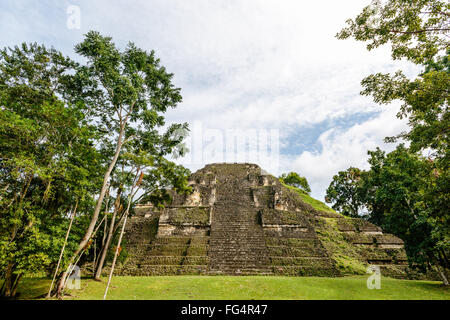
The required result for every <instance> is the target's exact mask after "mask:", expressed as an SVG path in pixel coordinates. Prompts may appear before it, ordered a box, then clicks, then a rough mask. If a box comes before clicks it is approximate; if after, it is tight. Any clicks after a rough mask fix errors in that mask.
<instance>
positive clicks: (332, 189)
mask: <svg viewBox="0 0 450 320" xmlns="http://www.w3.org/2000/svg"><path fill="white" fill-rule="evenodd" d="M360 181H361V170H360V169H358V168H353V167H350V168H348V169H347V170H345V171H339V172H338V174H337V175H335V176H333V180H332V181H331V183H330V186H329V187H328V189H327V193H326V196H325V201H326V202H327V203H333V206H332V207H333V209H334V210H336V211H339V212H340V213H342V214H343V215H346V216H350V217H358V216H359V215H360V211H361V210H362V208H363V206H364V204H363V203H362V201H361V200H360V196H359V194H358V184H359V183H360Z"/></svg>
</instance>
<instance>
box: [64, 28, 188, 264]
mask: <svg viewBox="0 0 450 320" xmlns="http://www.w3.org/2000/svg"><path fill="white" fill-rule="evenodd" d="M76 52H77V53H78V54H80V55H81V56H83V57H85V58H86V59H87V65H85V66H82V67H80V68H78V74H77V75H78V77H79V78H80V79H89V83H90V86H89V87H86V88H85V92H87V93H89V97H90V100H89V101H88V103H89V102H90V106H91V108H92V109H94V110H95V111H96V113H97V116H98V117H99V120H100V121H101V123H100V125H101V126H103V129H104V130H105V131H106V132H107V134H106V135H105V137H104V139H105V140H106V141H104V143H105V144H111V145H112V146H113V148H114V152H113V154H112V155H111V156H110V159H109V164H108V166H107V168H106V171H105V172H104V176H103V185H102V188H101V190H100V194H99V196H98V199H97V201H96V205H95V209H94V212H93V215H92V219H91V222H90V224H89V227H88V229H87V230H86V233H85V235H84V237H83V239H82V240H81V241H80V244H79V246H78V248H77V250H75V252H74V254H73V258H72V261H74V260H75V257H76V256H77V255H78V254H79V253H80V252H81V251H82V250H83V249H84V248H85V247H86V245H87V244H88V242H89V240H90V238H91V236H92V233H93V231H94V228H95V225H96V223H97V220H98V216H99V214H100V210H101V208H102V204H103V199H104V197H105V194H106V191H107V189H108V183H109V180H110V176H111V172H112V171H113V169H114V166H115V165H116V163H117V160H118V159H119V156H120V152H121V150H122V148H123V146H124V145H125V144H126V143H129V142H130V141H132V140H133V139H135V138H136V133H137V132H138V131H140V132H141V133H142V135H143V136H147V138H151V137H152V136H154V135H158V132H157V130H156V129H155V128H157V127H160V126H163V125H164V118H163V117H162V116H161V114H162V113H164V112H166V111H167V109H168V108H174V107H176V105H177V104H178V103H179V102H180V101H181V96H180V89H178V88H175V87H174V86H173V84H172V82H171V79H172V77H173V75H172V74H170V73H168V72H167V71H166V69H165V68H164V67H161V66H160V65H159V59H157V58H155V54H154V52H153V51H152V52H150V53H149V52H146V51H144V50H141V49H138V48H137V47H136V46H135V45H134V44H133V43H130V44H129V45H128V46H127V48H126V49H125V50H124V51H123V52H121V51H120V50H119V49H117V48H116V46H115V45H114V43H113V42H112V39H111V38H110V37H104V36H102V35H100V34H99V33H98V32H94V31H91V32H89V33H88V34H87V35H86V38H85V40H84V41H83V42H82V43H80V44H78V45H77V46H76ZM85 83H86V82H85ZM142 135H141V136H142ZM148 140H150V141H148V143H152V141H151V139H148ZM152 147H153V148H155V149H163V148H167V146H161V145H153V146H152Z"/></svg>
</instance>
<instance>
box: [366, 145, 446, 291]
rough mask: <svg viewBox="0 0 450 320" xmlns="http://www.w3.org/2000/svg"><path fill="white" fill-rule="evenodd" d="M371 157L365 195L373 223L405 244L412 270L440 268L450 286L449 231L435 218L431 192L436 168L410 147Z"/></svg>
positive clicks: (402, 146) (399, 147) (377, 151)
mask: <svg viewBox="0 0 450 320" xmlns="http://www.w3.org/2000/svg"><path fill="white" fill-rule="evenodd" d="M369 155H370V158H369V164H370V165H371V168H370V170H368V171H367V172H365V173H364V175H363V178H362V183H361V185H360V192H359V193H360V195H361V199H362V201H363V202H364V204H365V206H366V207H367V208H368V210H369V212H370V215H369V220H370V221H371V222H373V223H375V224H377V225H379V226H381V227H382V228H383V229H384V230H385V231H386V232H389V233H393V234H395V235H397V236H398V237H400V238H402V239H403V240H404V241H405V249H406V251H407V253H408V257H409V261H410V263H411V265H412V266H414V267H417V268H419V269H421V270H422V271H425V270H426V269H429V268H430V267H431V265H434V266H436V267H438V270H439V272H440V274H441V277H442V279H443V282H444V283H445V284H448V276H449V270H450V265H449V261H448V258H447V257H448V254H449V251H450V250H449V249H450V244H449V238H448V232H447V231H448V225H446V224H444V223H443V222H444V221H442V220H441V221H438V220H440V219H439V218H436V217H435V216H434V215H433V210H435V208H434V206H435V200H433V201H430V200H429V199H428V196H429V194H430V191H429V188H430V186H436V184H435V180H436V177H435V175H434V173H433V172H434V169H433V163H432V162H430V161H429V160H428V159H426V158H424V157H423V156H421V155H419V154H417V153H414V152H411V151H410V150H409V149H407V148H406V147H404V145H399V146H398V147H397V149H396V150H395V151H393V152H391V153H389V154H387V155H386V154H385V152H383V151H381V150H380V149H379V148H378V149H377V150H375V151H370V152H369ZM447 193H448V192H447ZM438 194H441V192H438ZM447 200H448V194H447ZM447 219H448V218H447ZM447 221H448V220H447Z"/></svg>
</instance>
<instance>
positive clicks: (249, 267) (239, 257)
mask: <svg viewBox="0 0 450 320" xmlns="http://www.w3.org/2000/svg"><path fill="white" fill-rule="evenodd" d="M230 179H231V180H230ZM219 181H220V177H219ZM252 203H253V202H252V199H251V193H250V186H249V185H246V184H243V183H242V179H241V180H238V179H233V178H230V177H228V178H227V180H226V181H224V182H223V183H220V182H219V183H218V185H217V190H216V201H215V204H214V207H213V214H212V219H211V220H212V221H211V233H210V242H209V251H208V257H209V268H208V273H209V274H232V275H271V274H273V273H272V267H271V263H270V259H269V256H268V252H267V247H266V244H265V240H264V232H263V228H262V225H261V221H260V219H259V214H258V210H257V208H255V207H254V206H253V205H252Z"/></svg>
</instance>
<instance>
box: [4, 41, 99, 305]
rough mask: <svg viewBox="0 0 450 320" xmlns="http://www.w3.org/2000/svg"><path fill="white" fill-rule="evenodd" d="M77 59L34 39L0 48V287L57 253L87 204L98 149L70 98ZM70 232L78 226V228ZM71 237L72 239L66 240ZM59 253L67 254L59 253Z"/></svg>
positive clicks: (8, 289) (7, 291) (9, 287)
mask: <svg viewBox="0 0 450 320" xmlns="http://www.w3.org/2000/svg"><path fill="white" fill-rule="evenodd" d="M75 67H76V63H74V62H73V61H71V59H69V58H67V57H64V56H63V55H62V54H61V53H60V52H58V51H56V50H54V49H47V48H45V47H44V46H40V45H37V44H30V45H26V44H23V45H22V46H21V47H14V48H12V49H11V48H10V49H3V50H1V51H0V217H1V218H0V275H1V277H2V278H4V279H5V281H4V282H3V285H2V289H1V294H2V295H3V296H6V297H13V296H15V294H16V291H17V287H18V284H19V282H20V279H21V277H22V276H23V275H24V274H26V273H30V272H42V271H48V269H49V268H51V266H52V263H53V262H55V261H57V260H58V257H59V254H60V252H59V250H58V249H59V248H61V246H62V242H63V239H64V234H65V231H66V230H67V225H68V224H69V221H70V219H69V215H70V212H71V211H73V210H74V207H75V204H76V203H79V205H78V207H79V211H80V212H85V211H86V210H90V207H91V202H90V201H89V196H88V195H89V193H90V192H92V191H93V190H95V188H96V172H97V170H96V169H97V168H98V161H99V159H100V155H99V153H98V152H97V150H96V149H95V148H94V147H93V145H92V143H91V139H92V138H93V137H94V136H95V130H94V129H93V128H92V127H91V126H90V125H89V124H88V123H87V117H88V114H89V113H88V112H87V110H85V109H84V108H83V105H82V104H78V103H76V102H75V101H74V100H73V99H72V98H73V95H72V93H73V92H74V90H75V89H76V85H75V83H74V77H73V69H74V68H75ZM76 229H77V230H76V231H75V235H77V231H78V230H79V228H76ZM73 244H74V242H73V240H72V239H70V241H69V243H68V247H71V246H72V245H73ZM64 258H65V257H64Z"/></svg>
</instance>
